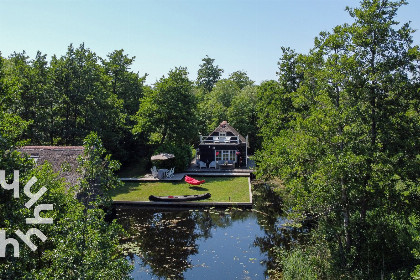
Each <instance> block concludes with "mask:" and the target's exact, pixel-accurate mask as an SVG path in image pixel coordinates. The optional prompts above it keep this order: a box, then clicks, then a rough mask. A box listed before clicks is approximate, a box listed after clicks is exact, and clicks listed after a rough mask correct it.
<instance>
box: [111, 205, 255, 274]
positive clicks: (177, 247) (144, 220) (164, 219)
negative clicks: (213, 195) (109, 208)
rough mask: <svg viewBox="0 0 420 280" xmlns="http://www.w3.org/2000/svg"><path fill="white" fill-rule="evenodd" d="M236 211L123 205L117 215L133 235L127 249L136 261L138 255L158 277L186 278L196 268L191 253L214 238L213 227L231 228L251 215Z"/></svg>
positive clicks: (125, 246) (128, 253)
mask: <svg viewBox="0 0 420 280" xmlns="http://www.w3.org/2000/svg"><path fill="white" fill-rule="evenodd" d="M236 212H238V213H236V214H235V215H231V211H217V210H214V209H210V210H204V211H198V210H195V211H194V210H190V211H169V210H164V211H162V210H160V211H159V212H156V210H147V209H138V208H119V209H117V211H116V213H117V214H116V215H117V219H118V220H119V221H120V223H121V224H122V225H123V226H124V228H125V229H126V230H127V231H128V233H129V235H130V238H129V239H127V240H124V242H123V248H124V249H125V252H126V253H127V255H128V256H129V257H130V258H131V259H132V260H134V259H135V258H134V256H135V255H137V256H138V257H139V258H140V259H141V261H142V265H143V266H146V265H147V266H149V267H150V269H151V272H152V274H153V275H154V276H156V277H158V278H171V279H184V272H185V271H187V270H188V269H191V268H192V267H193V265H192V263H191V256H192V255H195V254H197V253H198V244H197V240H198V239H202V240H203V239H204V240H205V239H208V238H211V237H212V231H211V230H212V229H214V228H217V227H220V228H225V227H229V226H230V225H231V224H232V222H233V221H236V220H241V219H243V218H244V217H246V216H247V215H248V214H247V213H246V212H243V211H236Z"/></svg>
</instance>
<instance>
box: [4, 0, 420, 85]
mask: <svg viewBox="0 0 420 280" xmlns="http://www.w3.org/2000/svg"><path fill="white" fill-rule="evenodd" d="M410 2H411V3H410V4H409V5H406V6H403V7H401V8H400V10H399V12H398V17H397V20H399V21H400V22H402V23H405V22H408V21H411V27H412V28H414V29H416V30H419V29H420V17H419V16H418V14H420V1H417V0H411V1H410ZM346 6H349V7H357V6H359V1H356V0H149V1H142V0H132V1H130V0H119V1H117V0H112V1H111V0H80V1H79V0H32V1H29V0H27V1H22V0H0V52H1V54H2V56H3V57H8V56H9V55H10V54H12V53H13V52H21V51H23V50H24V51H26V53H27V55H29V56H30V57H31V58H34V57H35V54H36V52H37V51H38V50H39V51H41V52H42V53H43V54H47V55H48V56H49V57H50V56H52V55H54V54H55V55H57V56H62V55H64V54H65V53H66V51H67V47H68V46H69V45H70V44H71V43H72V44H73V45H74V46H75V47H78V46H79V45H80V44H81V43H84V44H85V47H87V48H89V49H90V50H91V51H93V52H95V53H96V54H97V55H98V56H100V57H102V58H106V56H107V54H109V53H111V52H112V51H114V50H119V49H124V53H125V54H128V55H129V56H135V57H136V59H135V62H134V63H133V65H132V66H131V70H132V71H134V72H138V73H139V74H140V75H144V74H145V73H147V74H148V77H147V80H146V84H150V85H151V84H153V83H155V82H156V81H157V80H158V79H159V78H160V77H162V76H163V75H166V74H167V73H168V72H169V70H170V69H173V68H175V67H179V66H182V67H187V69H188V72H189V77H190V79H192V80H195V79H196V77H197V70H198V68H199V65H200V64H201V63H202V61H201V60H202V59H203V58H204V57H205V56H206V55H208V56H209V57H211V58H213V59H215V61H214V63H215V64H216V65H218V66H219V67H220V68H222V69H224V74H223V77H224V78H227V77H228V76H229V74H230V73H232V72H234V71H238V70H241V71H245V72H247V73H248V76H249V77H250V78H251V79H252V80H254V81H255V82H256V83H257V84H259V83H260V82H261V81H264V80H270V79H277V78H276V71H277V62H278V60H279V58H280V57H281V54H282V53H281V47H282V46H285V47H291V48H292V49H295V50H296V51H297V52H300V53H307V52H308V51H309V49H311V48H312V46H313V41H314V38H315V37H316V36H317V35H318V34H319V32H321V31H331V30H332V28H333V27H334V26H336V25H339V24H343V23H351V22H352V18H351V17H350V16H349V15H348V12H346V11H345V7H346ZM413 38H414V44H417V45H420V31H418V32H416V33H415V34H414V35H413Z"/></svg>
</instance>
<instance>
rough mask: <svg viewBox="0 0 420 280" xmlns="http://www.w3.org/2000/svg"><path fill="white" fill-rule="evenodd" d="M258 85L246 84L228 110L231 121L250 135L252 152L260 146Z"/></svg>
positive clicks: (239, 130) (241, 130)
mask: <svg viewBox="0 0 420 280" xmlns="http://www.w3.org/2000/svg"><path fill="white" fill-rule="evenodd" d="M256 104H257V87H256V86H246V87H244V88H243V89H242V90H241V91H240V92H239V93H238V94H237V95H235V96H234V97H233V99H232V103H231V106H230V107H229V108H228V111H227V119H228V120H229V123H230V124H231V125H232V126H233V127H234V128H235V129H236V130H237V131H238V132H239V133H240V134H241V135H244V136H247V135H248V136H249V142H250V146H251V150H250V152H251V154H252V153H253V152H254V151H255V149H256V147H258V139H257V135H258V127H257V110H256Z"/></svg>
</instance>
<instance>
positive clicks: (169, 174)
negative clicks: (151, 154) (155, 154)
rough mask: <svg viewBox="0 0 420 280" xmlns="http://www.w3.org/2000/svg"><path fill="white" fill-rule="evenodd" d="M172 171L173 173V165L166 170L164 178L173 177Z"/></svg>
mask: <svg viewBox="0 0 420 280" xmlns="http://www.w3.org/2000/svg"><path fill="white" fill-rule="evenodd" d="M174 173H175V167H172V168H171V169H169V170H168V172H166V178H172V177H174Z"/></svg>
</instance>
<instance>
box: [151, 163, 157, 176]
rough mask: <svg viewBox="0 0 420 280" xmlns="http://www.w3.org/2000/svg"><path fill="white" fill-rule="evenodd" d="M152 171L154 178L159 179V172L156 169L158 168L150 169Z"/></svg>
mask: <svg viewBox="0 0 420 280" xmlns="http://www.w3.org/2000/svg"><path fill="white" fill-rule="evenodd" d="M150 171H152V176H153V178H157V177H158V171H157V169H156V166H153V167H152V168H150Z"/></svg>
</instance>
